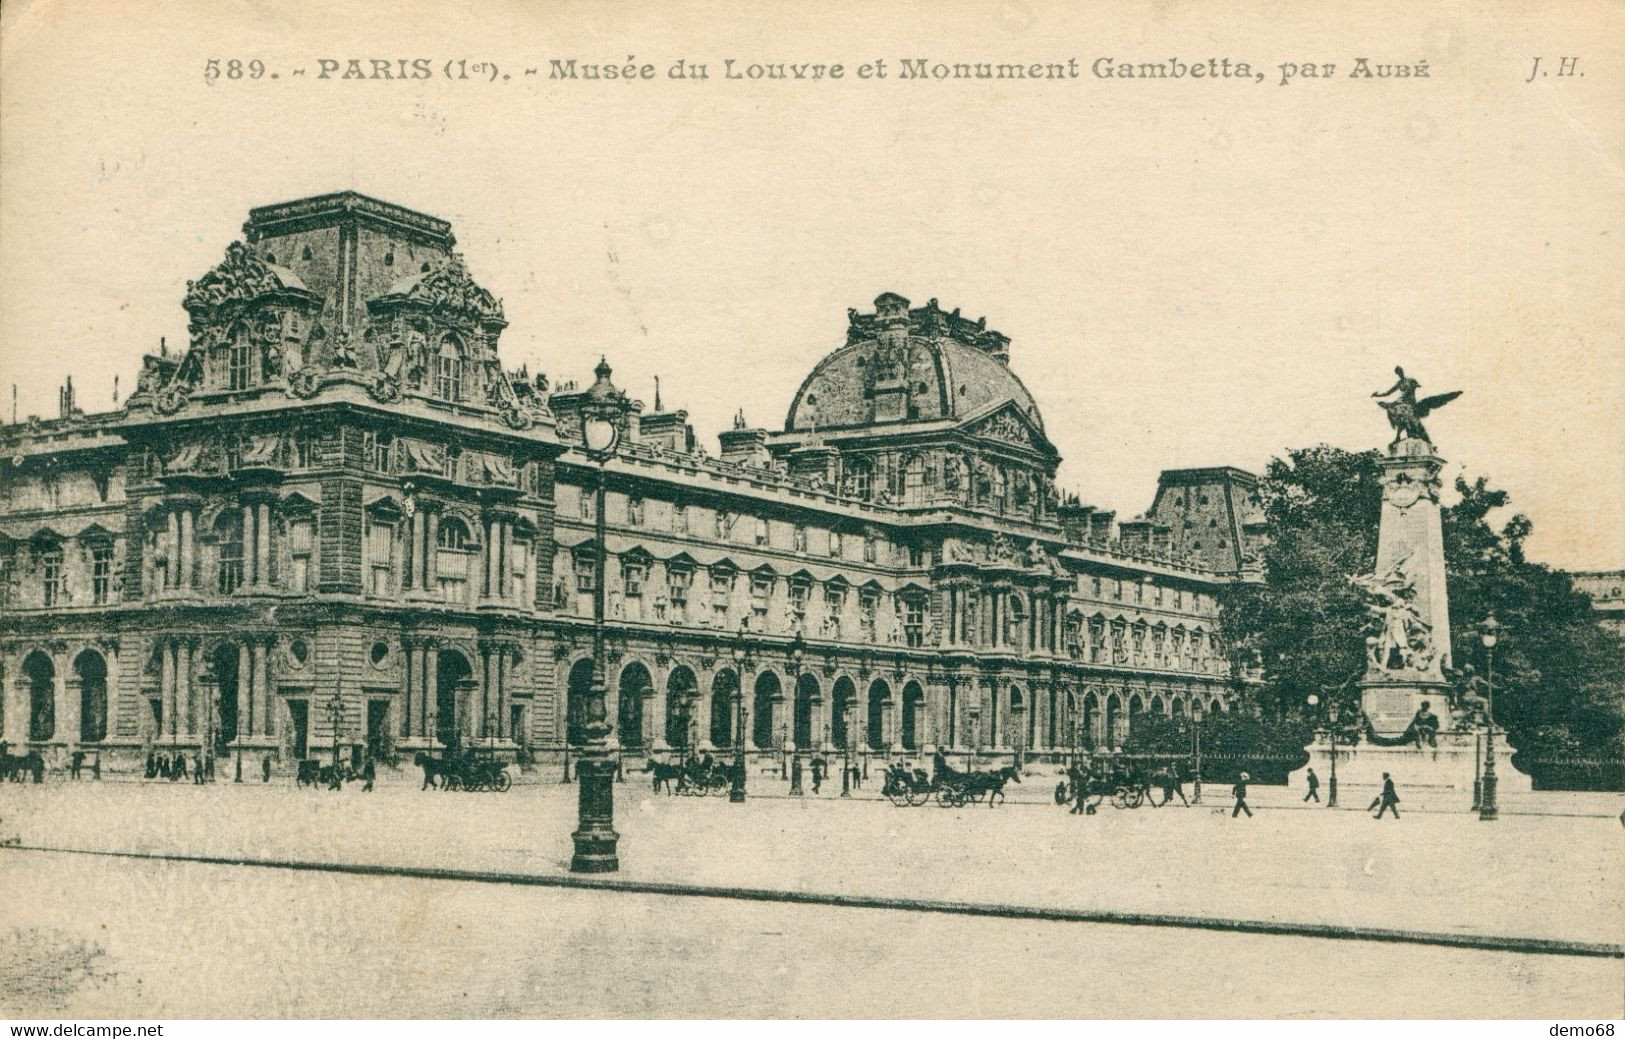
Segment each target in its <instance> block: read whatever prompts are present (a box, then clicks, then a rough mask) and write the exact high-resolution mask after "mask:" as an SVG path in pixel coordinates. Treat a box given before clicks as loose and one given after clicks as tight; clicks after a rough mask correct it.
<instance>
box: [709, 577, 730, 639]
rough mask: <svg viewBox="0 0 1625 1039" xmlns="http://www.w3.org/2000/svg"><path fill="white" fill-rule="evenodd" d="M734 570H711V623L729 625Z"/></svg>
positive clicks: (720, 625)
mask: <svg viewBox="0 0 1625 1039" xmlns="http://www.w3.org/2000/svg"><path fill="white" fill-rule="evenodd" d="M733 586H734V575H733V571H732V570H713V571H711V623H712V624H714V625H716V626H717V627H719V628H726V627H727V626H728V600H729V598H731V597H732V595H733Z"/></svg>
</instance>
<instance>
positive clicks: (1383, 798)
mask: <svg viewBox="0 0 1625 1039" xmlns="http://www.w3.org/2000/svg"><path fill="white" fill-rule="evenodd" d="M1377 801H1378V803H1379V804H1380V805H1381V807H1379V808H1378V809H1377V814H1376V815H1373V816H1372V817H1371V818H1373V819H1381V818H1382V813H1384V812H1393V813H1394V818H1395V819H1398V818H1399V807H1398V806H1399V794H1398V793H1397V792H1395V790H1394V780H1393V777H1391V776H1389V775H1388V773H1386V772H1384V773H1383V774H1382V793H1380V794H1378V795H1377Z"/></svg>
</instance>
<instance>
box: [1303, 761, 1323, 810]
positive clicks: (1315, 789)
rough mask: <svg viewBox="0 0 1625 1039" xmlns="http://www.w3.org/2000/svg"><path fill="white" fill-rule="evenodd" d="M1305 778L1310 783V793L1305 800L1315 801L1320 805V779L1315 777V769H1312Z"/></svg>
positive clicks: (1304, 797)
mask: <svg viewBox="0 0 1625 1039" xmlns="http://www.w3.org/2000/svg"><path fill="white" fill-rule="evenodd" d="M1304 778H1305V779H1307V780H1308V781H1309V792H1308V793H1307V794H1304V795H1303V799H1304V800H1305V801H1313V802H1315V803H1316V804H1319V803H1320V777H1319V776H1317V775H1315V770H1314V769H1310V770H1309V774H1308V775H1307V776H1306V777H1304Z"/></svg>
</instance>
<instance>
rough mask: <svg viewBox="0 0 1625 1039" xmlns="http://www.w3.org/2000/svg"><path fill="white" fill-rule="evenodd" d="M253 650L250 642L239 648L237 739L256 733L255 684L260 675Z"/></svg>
mask: <svg viewBox="0 0 1625 1039" xmlns="http://www.w3.org/2000/svg"><path fill="white" fill-rule="evenodd" d="M252 654H253V650H251V649H250V648H249V643H248V642H243V643H242V644H240V645H239V646H238V647H237V693H236V695H237V734H236V735H237V739H239V740H240V739H242V738H243V737H244V736H247V735H249V734H250V733H252V732H253V731H254V683H255V681H257V679H258V675H257V674H256V673H255V670H254V659H253V655H252Z"/></svg>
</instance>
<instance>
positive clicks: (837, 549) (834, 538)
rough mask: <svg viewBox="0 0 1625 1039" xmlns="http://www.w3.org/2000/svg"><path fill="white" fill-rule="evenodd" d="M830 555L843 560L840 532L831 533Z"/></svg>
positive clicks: (833, 531)
mask: <svg viewBox="0 0 1625 1039" xmlns="http://www.w3.org/2000/svg"><path fill="white" fill-rule="evenodd" d="M829 554H830V556H831V557H832V558H834V559H839V558H841V532H840V531H838V530H832V531H830V532H829Z"/></svg>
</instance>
